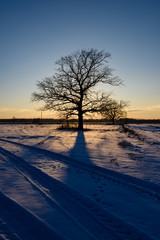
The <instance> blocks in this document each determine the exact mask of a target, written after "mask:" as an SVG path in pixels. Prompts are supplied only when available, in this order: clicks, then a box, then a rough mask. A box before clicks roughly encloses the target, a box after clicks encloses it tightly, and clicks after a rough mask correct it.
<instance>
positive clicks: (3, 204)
mask: <svg viewBox="0 0 160 240" xmlns="http://www.w3.org/2000/svg"><path fill="white" fill-rule="evenodd" d="M0 215H1V218H0V236H1V238H2V239H4V240H21V239H23V240H28V239H29V240H35V239H38V240H46V238H47V240H64V238H62V237H60V236H59V235H58V234H57V233H56V232H54V231H53V230H52V229H50V228H49V227H48V226H47V225H46V224H45V223H44V222H42V221H41V220H40V219H39V218H37V217H36V216H35V215H33V214H32V213H31V212H30V211H28V210H26V209H24V208H23V207H21V206H20V205H19V204H17V203H16V202H15V201H14V200H12V199H11V198H9V197H7V196H6V195H5V194H3V193H2V192H0Z"/></svg>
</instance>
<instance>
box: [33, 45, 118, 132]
mask: <svg viewBox="0 0 160 240" xmlns="http://www.w3.org/2000/svg"><path fill="white" fill-rule="evenodd" d="M109 57H110V54H109V53H107V52H104V51H98V50H96V49H89V50H78V51H76V52H74V53H72V54H71V55H68V56H65V57H62V58H60V60H58V61H57V62H56V65H57V66H58V68H57V71H56V73H55V75H54V76H52V77H50V78H45V79H44V80H42V81H39V82H38V83H37V87H38V89H39V91H38V92H34V93H33V94H32V100H33V101H43V102H44V103H45V105H44V110H55V111H58V112H65V113H66V115H67V116H73V115H77V116H78V123H79V125H78V126H79V129H80V130H82V129H83V115H84V114H86V113H87V112H90V113H92V112H95V111H98V109H97V108H98V104H99V103H100V101H101V100H102V98H103V96H104V94H101V95H100V94H98V93H96V92H95V91H93V90H94V87H95V86H96V85H97V84H98V83H107V84H109V85H112V86H118V85H120V84H121V82H122V81H121V80H120V79H119V78H118V77H114V76H113V75H112V72H113V71H112V69H110V68H109V67H108V58H109Z"/></svg>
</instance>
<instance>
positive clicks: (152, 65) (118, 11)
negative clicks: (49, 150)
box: [0, 0, 160, 118]
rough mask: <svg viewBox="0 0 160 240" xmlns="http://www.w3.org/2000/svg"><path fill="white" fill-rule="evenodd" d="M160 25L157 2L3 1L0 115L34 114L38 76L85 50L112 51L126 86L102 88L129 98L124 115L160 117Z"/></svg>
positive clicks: (113, 64) (46, 74) (0, 3)
mask: <svg viewBox="0 0 160 240" xmlns="http://www.w3.org/2000/svg"><path fill="white" fill-rule="evenodd" d="M159 23H160V1H159V0H81V1H78V0H43V1H42V0H14V1H13V0H0V30H1V37H0V55H1V57H0V118H3V117H4V118H8V117H11V118H12V117H13V116H14V117H39V116H40V113H39V112H38V111H37V108H38V107H39V104H37V103H32V102H31V101H30V97H31V93H32V92H33V91H34V90H36V81H37V80H42V79H43V78H45V77H49V76H52V75H53V74H54V72H55V64H54V63H55V61H56V60H58V59H59V58H60V57H61V56H65V55H68V54H70V53H71V52H73V51H76V50H78V49H82V48H86V49H88V48H96V49H99V50H105V51H107V52H109V53H111V55H112V57H111V59H110V62H109V65H110V67H112V68H114V69H115V75H118V76H119V77H120V78H121V79H123V80H124V84H125V86H121V87H114V88H111V87H110V86H108V85H104V86H103V90H104V89H105V90H106V91H113V97H115V98H117V99H124V100H127V101H130V107H129V109H128V116H130V117H137V118H160V44H159V43H160V25H159ZM43 114H44V117H52V116H53V113H50V114H49V113H47V112H45V113H43Z"/></svg>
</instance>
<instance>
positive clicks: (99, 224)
mask: <svg viewBox="0 0 160 240" xmlns="http://www.w3.org/2000/svg"><path fill="white" fill-rule="evenodd" d="M86 127H87V128H88V131H84V132H82V131H79V132H77V131H67V130H57V125H0V174H1V177H0V240H1V239H8V240H12V239H13V240H14V239H15V240H17V239H18V240H19V239H21V240H28V239H29V240H30V239H31V240H32V239H35V240H38V239H45V240H48V239H49V240H50V239H56V240H59V239H68V240H72V239H73V240H79V239H84V240H85V239H97V240H99V239H104V240H108V239H115V240H116V239H123V240H124V239H131V240H132V239H135V240H137V239H139V240H140V239H142V240H143V239H157V240H158V239H160V125H153V124H152V125H148V124H145V125H133V124H132V125H128V126H107V125H87V126H86Z"/></svg>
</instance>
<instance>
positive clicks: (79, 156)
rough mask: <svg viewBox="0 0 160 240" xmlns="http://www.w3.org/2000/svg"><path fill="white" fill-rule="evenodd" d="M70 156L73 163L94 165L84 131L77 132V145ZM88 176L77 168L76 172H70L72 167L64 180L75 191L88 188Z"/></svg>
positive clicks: (70, 152)
mask: <svg viewBox="0 0 160 240" xmlns="http://www.w3.org/2000/svg"><path fill="white" fill-rule="evenodd" d="M69 156H70V157H71V161H75V162H76V161H78V162H82V164H83V163H86V164H93V163H92V161H91V159H90V155H89V152H88V150H87V145H86V141H85V136H84V132H83V131H78V132H77V137H76V141H75V144H74V146H73V148H72V149H71V150H70V151H69ZM86 177H87V175H86V173H85V172H84V171H83V170H81V169H80V168H78V167H77V168H75V169H74V170H70V167H69V168H68V171H67V172H66V176H65V179H64V182H65V183H66V184H67V185H69V186H74V188H75V189H78V188H79V187H80V189H83V188H86V187H87V184H86V181H87V178H86Z"/></svg>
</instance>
